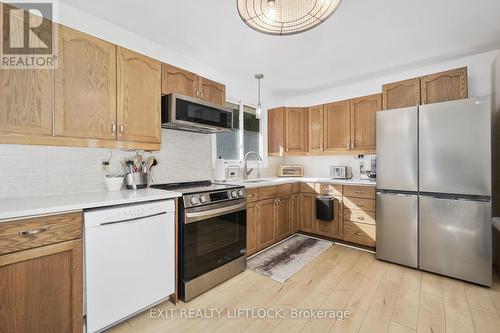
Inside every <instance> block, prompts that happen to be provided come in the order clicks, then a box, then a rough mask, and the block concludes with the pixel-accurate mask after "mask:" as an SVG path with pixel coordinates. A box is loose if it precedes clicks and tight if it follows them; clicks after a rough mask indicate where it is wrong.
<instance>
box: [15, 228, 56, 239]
mask: <svg viewBox="0 0 500 333" xmlns="http://www.w3.org/2000/svg"><path fill="white" fill-rule="evenodd" d="M47 230H49V227H48V226H43V227H41V228H39V229H33V230H26V231H20V232H19V236H21V237H29V236H33V235H36V234H40V233H42V232H45V231H47Z"/></svg>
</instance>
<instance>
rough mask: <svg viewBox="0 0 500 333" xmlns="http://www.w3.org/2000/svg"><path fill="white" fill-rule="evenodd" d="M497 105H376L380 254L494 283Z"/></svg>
mask: <svg viewBox="0 0 500 333" xmlns="http://www.w3.org/2000/svg"><path fill="white" fill-rule="evenodd" d="M490 118H491V106H490V98H489V97H485V98H474V99H466V100H459V101H452V102H445V103H436V104H429V105H422V106H418V107H410V108H403V109H397V110H388V111H380V112H378V113H377V258H379V259H382V260H387V261H391V262H395V263H398V264H402V265H406V266H410V267H415V268H417V267H418V268H420V269H423V270H426V271H430V272H435V273H438V274H442V275H447V276H451V277H455V278H459V279H462V280H466V281H471V282H475V283H479V284H483V285H488V286H489V285H491V279H492V269H491V260H492V259H491V256H492V255H491V120H490Z"/></svg>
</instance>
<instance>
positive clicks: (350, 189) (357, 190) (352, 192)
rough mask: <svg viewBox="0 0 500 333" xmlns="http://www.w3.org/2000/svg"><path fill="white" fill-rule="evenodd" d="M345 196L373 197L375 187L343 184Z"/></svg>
mask: <svg viewBox="0 0 500 333" xmlns="http://www.w3.org/2000/svg"><path fill="white" fill-rule="evenodd" d="M344 195H345V196H346V197H354V198H365V199H375V187H371V186H344Z"/></svg>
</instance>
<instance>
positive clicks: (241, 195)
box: [238, 190, 245, 198]
mask: <svg viewBox="0 0 500 333" xmlns="http://www.w3.org/2000/svg"><path fill="white" fill-rule="evenodd" d="M238 196H239V197H240V198H242V197H244V196H245V191H243V190H239V191H238Z"/></svg>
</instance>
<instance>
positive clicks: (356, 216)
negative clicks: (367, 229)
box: [344, 208, 375, 224]
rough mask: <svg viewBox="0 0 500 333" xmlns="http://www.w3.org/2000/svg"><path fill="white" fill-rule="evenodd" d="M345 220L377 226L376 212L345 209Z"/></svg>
mask: <svg viewBox="0 0 500 333" xmlns="http://www.w3.org/2000/svg"><path fill="white" fill-rule="evenodd" d="M344 220H346V221H351V222H361V223H368V224H375V212H365V211H362V210H357V209H349V208H346V209H344Z"/></svg>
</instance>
